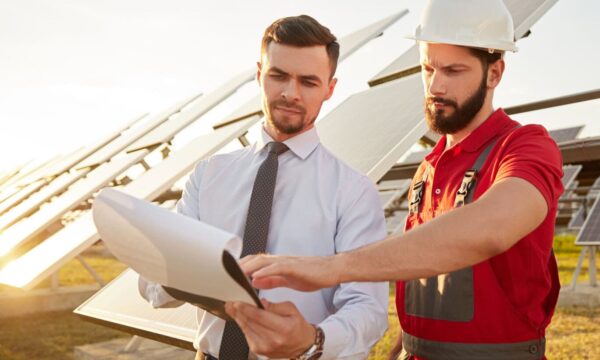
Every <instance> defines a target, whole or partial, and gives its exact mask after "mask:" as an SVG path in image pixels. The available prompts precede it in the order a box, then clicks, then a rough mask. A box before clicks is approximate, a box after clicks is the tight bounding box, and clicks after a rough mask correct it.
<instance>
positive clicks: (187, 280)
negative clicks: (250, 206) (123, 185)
mask: <svg viewBox="0 0 600 360" xmlns="http://www.w3.org/2000/svg"><path fill="white" fill-rule="evenodd" d="M92 211H93V217H94V222H95V224H96V227H97V228H98V232H99V234H100V236H101V238H102V240H103V241H104V243H105V244H106V246H107V247H108V249H109V250H110V251H111V253H112V254H113V255H114V256H116V257H117V258H118V259H119V260H120V261H122V262H124V263H126V264H127V265H129V266H130V267H131V268H133V269H134V270H135V271H136V272H138V273H139V274H140V275H141V276H143V277H144V278H146V279H148V280H150V281H153V282H157V283H159V284H162V285H163V286H168V287H171V288H175V289H178V290H181V291H185V292H188V293H192V294H196V295H200V296H203V297H209V298H213V299H217V300H221V301H244V302H247V303H249V304H255V303H256V302H255V300H253V298H252V296H251V295H250V294H249V293H248V291H247V290H245V289H244V288H243V287H242V286H240V285H239V284H238V283H236V282H235V281H234V280H233V279H232V277H231V276H230V275H229V274H228V272H227V270H226V269H225V267H224V265H223V257H224V255H223V253H224V252H229V253H230V254H231V255H232V256H233V257H235V258H236V259H237V258H239V256H240V254H241V250H242V241H241V239H240V238H239V237H237V236H235V235H233V234H230V233H228V232H226V231H223V230H221V229H218V228H216V227H213V226H211V225H208V224H205V223H203V222H201V221H198V220H194V219H191V218H189V217H186V216H182V215H179V214H176V213H174V212H171V211H169V210H167V209H164V208H161V207H159V206H157V205H154V204H152V203H150V202H147V201H144V200H140V199H137V198H135V197H132V196H130V195H127V194H125V193H123V192H120V191H117V190H114V189H110V188H107V189H104V190H102V191H101V192H100V194H99V195H98V196H97V197H96V199H95V200H94V204H93V207H92Z"/></svg>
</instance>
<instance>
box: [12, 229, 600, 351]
mask: <svg viewBox="0 0 600 360" xmlns="http://www.w3.org/2000/svg"><path fill="white" fill-rule="evenodd" d="M573 241H574V239H573V237H572V236H557V237H556V239H555V249H556V257H557V259H558V263H559V272H560V278H561V282H562V283H563V284H566V283H569V282H570V281H571V277H572V274H573V271H574V269H575V266H576V264H577V258H578V256H579V252H580V250H581V249H580V248H579V247H576V246H574V245H573ZM84 258H85V259H86V261H87V262H88V263H89V264H90V265H91V266H92V267H94V269H95V270H96V271H97V272H98V273H99V274H100V275H101V276H102V277H103V278H104V279H105V280H107V281H108V280H110V279H112V278H114V277H115V276H116V275H117V274H119V273H120V272H121V271H122V270H123V269H124V268H125V267H124V266H123V265H122V264H120V263H119V262H117V261H115V260H114V259H112V258H111V257H110V256H108V255H106V254H105V253H104V252H103V251H102V250H101V248H98V247H95V248H93V249H92V250H91V251H88V252H86V254H85V255H84ZM584 280H587V266H585V267H584V270H583V271H582V276H581V278H580V281H584ZM59 281H60V283H61V284H62V285H75V284H89V283H93V282H94V280H93V278H92V277H91V276H90V275H89V274H88V273H87V272H86V271H85V270H84V268H83V266H82V265H81V264H80V263H79V262H78V261H77V260H74V261H71V262H69V263H68V264H67V265H66V266H65V267H63V269H61V271H60V273H59ZM48 284H49V283H48V282H46V283H45V284H43V285H46V286H47V285H48ZM0 291H1V289H0ZM389 324H390V327H389V329H388V331H387V332H386V334H385V336H384V337H383V338H382V339H381V340H380V341H379V342H378V343H377V345H376V346H375V347H374V348H373V350H372V352H371V356H369V359H371V360H384V359H387V354H388V353H389V350H390V349H391V348H392V346H393V345H394V343H395V341H396V338H397V336H398V331H399V326H398V320H397V317H396V309H395V306H394V297H393V293H392V295H391V296H390V313H389ZM123 336H128V335H127V334H124V333H122V332H118V331H115V330H111V329H108V328H105V327H102V326H99V325H95V324H91V323H88V322H85V321H83V320H80V319H79V318H78V317H76V316H75V315H73V314H72V313H71V312H56V313H48V314H42V315H34V316H23V317H16V318H9V319H2V320H1V321H0V359H3V360H4V359H6V360H21V359H47V360H58V359H61V360H62V359H73V348H74V347H75V346H78V345H83V344H88V343H95V342H101V341H106V340H109V339H114V338H117V337H123ZM547 338H548V345H547V352H546V353H547V356H548V359H598V358H600V356H598V355H597V354H598V351H597V349H596V347H597V344H600V309H589V308H577V307H571V308H558V309H557V311H556V314H555V316H554V318H553V320H552V324H551V325H550V327H549V329H548V334H547Z"/></svg>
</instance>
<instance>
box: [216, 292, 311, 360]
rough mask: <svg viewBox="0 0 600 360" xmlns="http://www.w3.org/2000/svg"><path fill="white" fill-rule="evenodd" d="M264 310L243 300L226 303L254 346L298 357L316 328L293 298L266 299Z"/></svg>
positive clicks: (261, 351) (269, 352)
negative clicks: (284, 300)
mask: <svg viewBox="0 0 600 360" xmlns="http://www.w3.org/2000/svg"><path fill="white" fill-rule="evenodd" d="M262 303H263V306H264V307H265V309H264V310H262V309H259V308H257V307H256V306H253V305H248V304H245V303H242V302H228V303H226V304H225V310H226V311H227V314H229V316H231V317H232V318H233V319H234V320H235V321H236V323H237V324H238V326H239V327H240V328H241V329H242V331H243V332H244V335H245V336H246V340H247V341H248V346H249V348H250V350H251V351H252V352H253V353H255V354H259V355H264V356H268V357H270V358H294V357H297V356H299V355H301V354H303V353H304V352H305V351H306V350H308V348H310V346H311V345H312V344H313V343H314V341H315V337H316V330H315V328H314V326H313V325H311V324H309V323H308V322H307V321H306V320H304V318H303V317H302V315H301V314H300V312H299V311H298V309H297V308H296V306H295V305H294V304H292V303H291V302H282V303H270V302H268V301H266V300H262Z"/></svg>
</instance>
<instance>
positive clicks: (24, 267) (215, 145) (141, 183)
mask: <svg viewBox="0 0 600 360" xmlns="http://www.w3.org/2000/svg"><path fill="white" fill-rule="evenodd" d="M259 120H260V118H259V117H258V116H255V117H254V118H251V119H247V120H243V121H240V122H238V123H235V124H232V125H230V126H227V127H224V128H220V129H218V130H216V131H215V132H213V133H210V134H206V135H203V136H200V137H198V138H196V139H195V140H193V141H191V142H190V143H188V144H187V145H185V146H184V147H182V148H181V149H178V150H175V151H173V152H172V153H171V154H170V156H169V157H167V158H166V159H164V160H163V161H162V162H160V163H158V164H157V165H156V166H154V167H153V168H151V169H150V170H148V171H146V172H145V173H143V174H141V175H140V176H139V177H138V178H136V179H135V180H133V181H132V182H130V183H129V184H127V185H125V186H124V187H123V188H122V189H121V190H122V191H123V192H125V193H126V194H129V195H132V196H135V197H138V198H142V199H145V200H148V201H152V200H154V199H155V198H157V197H158V196H160V195H161V194H162V193H164V192H165V191H167V190H168V189H170V188H171V187H172V186H173V184H174V183H175V182H176V181H178V180H179V179H181V178H182V177H183V176H185V175H186V174H187V173H189V172H190V171H191V170H192V169H193V167H194V166H195V164H196V163H197V162H198V161H200V160H202V159H204V158H206V157H208V156H210V155H212V154H213V153H215V152H216V151H218V150H219V149H220V148H222V147H223V146H224V145H226V144H227V143H229V142H231V141H232V140H235V139H236V138H237V137H239V136H241V135H243V134H244V133H245V132H246V131H247V130H248V129H249V128H250V127H251V126H252V125H254V124H256V123H257V122H258V121H259ZM142 151H145V150H142ZM98 240H100V237H99V235H98V233H97V231H96V226H95V225H94V221H93V219H92V215H91V213H90V212H86V213H84V214H83V215H82V216H80V217H79V218H78V219H76V220H75V221H73V222H72V223H69V224H67V225H66V226H65V227H64V228H63V229H61V230H59V231H58V232H56V233H55V234H54V235H52V236H50V237H49V238H48V239H46V240H44V241H43V242H42V243H40V244H39V245H37V246H36V247H34V248H33V249H31V250H29V251H28V252H27V253H25V254H24V255H22V256H21V257H19V258H17V259H16V260H13V261H12V262H11V263H9V264H8V265H6V266H5V267H4V268H3V269H2V270H1V271H0V283H2V284H5V285H10V286H13V287H19V288H22V289H25V290H29V289H31V288H32V287H34V286H36V285H37V284H38V283H39V282H41V281H42V280H44V279H45V278H46V277H48V276H49V275H50V274H52V273H54V272H55V271H57V270H58V269H59V268H60V267H62V266H63V265H64V264H66V263H67V262H68V261H69V260H71V259H73V258H74V257H75V256H77V255H78V254H80V253H81V252H82V251H84V250H85V249H87V248H88V247H90V246H91V245H92V244H94V243H95V242H96V241H98ZM0 246H1V243H0Z"/></svg>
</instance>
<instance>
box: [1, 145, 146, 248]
mask: <svg viewBox="0 0 600 360" xmlns="http://www.w3.org/2000/svg"><path fill="white" fill-rule="evenodd" d="M147 154H148V151H147V150H140V151H138V152H135V153H130V154H126V155H124V156H122V157H120V158H117V159H114V160H112V161H110V162H108V163H105V164H102V165H101V166H99V167H98V168H96V169H94V170H93V171H91V172H89V173H88V175H87V177H86V178H85V179H83V180H81V181H79V182H77V183H75V184H74V185H73V186H71V187H70V188H69V189H68V190H67V191H65V192H64V193H63V194H61V195H60V196H58V197H57V198H56V199H54V201H52V202H50V203H48V204H47V205H45V206H44V207H42V208H40V210H39V211H37V212H36V213H35V214H33V215H31V216H30V217H28V218H26V219H23V220H22V221H20V222H19V223H17V224H15V225H13V226H11V227H10V228H8V229H7V230H6V231H4V232H3V233H2V235H0V256H2V255H5V254H7V253H9V252H10V251H12V250H13V249H15V248H17V247H18V246H21V245H23V244H25V243H26V242H27V241H29V240H31V239H33V238H34V237H35V236H37V235H38V234H40V233H41V232H42V231H44V230H45V229H46V228H47V227H48V226H49V225H51V224H53V223H54V222H56V221H57V220H59V219H60V218H61V217H62V215H63V214H64V213H66V212H67V211H69V210H71V209H73V208H75V207H76V206H77V205H79V204H80V203H81V202H82V201H84V200H86V199H88V198H89V197H90V196H92V195H93V194H94V193H95V192H96V191H98V190H99V189H100V188H102V187H103V186H106V185H107V184H109V183H110V182H111V181H113V180H114V179H115V177H116V176H117V175H119V174H121V173H122V172H123V171H125V170H127V169H128V168H130V167H131V166H132V165H133V164H136V163H138V162H140V161H141V160H142V159H143V158H144V157H145V156H146V155H147Z"/></svg>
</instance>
